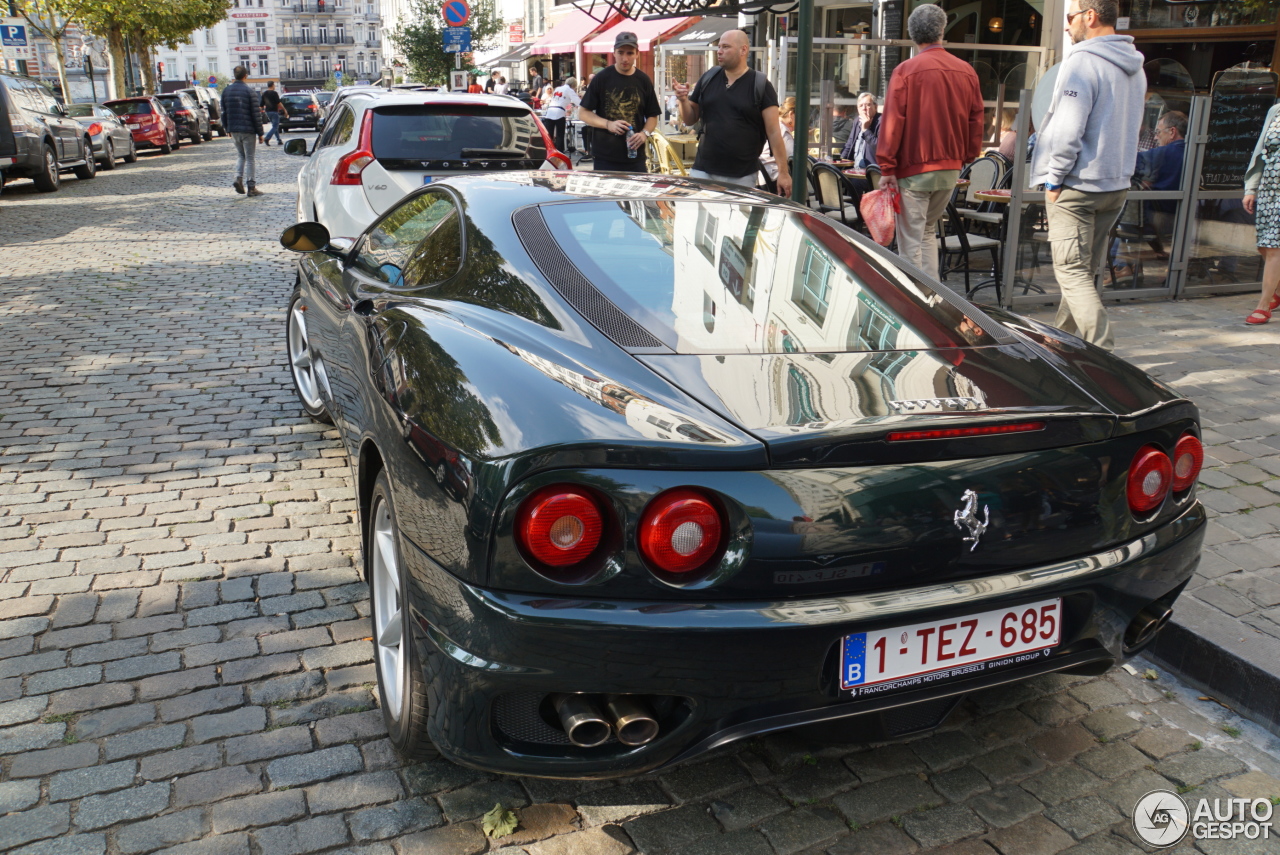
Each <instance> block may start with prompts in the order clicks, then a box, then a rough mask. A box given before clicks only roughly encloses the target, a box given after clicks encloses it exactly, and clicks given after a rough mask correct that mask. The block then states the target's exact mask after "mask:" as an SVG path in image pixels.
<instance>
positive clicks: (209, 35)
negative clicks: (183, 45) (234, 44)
mask: <svg viewBox="0 0 1280 855" xmlns="http://www.w3.org/2000/svg"><path fill="white" fill-rule="evenodd" d="M204 43H205V45H206V46H208V47H216V46H217V44H218V37H217V35H216V34H215V33H214V32H213V28H212V27H210V28H209V29H207V30H205V31H204Z"/></svg>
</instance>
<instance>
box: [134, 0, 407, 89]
mask: <svg viewBox="0 0 1280 855" xmlns="http://www.w3.org/2000/svg"><path fill="white" fill-rule="evenodd" d="M384 41H385V40H384V37H383V28H382V15H381V11H380V4H379V2H378V0H307V2H298V0H232V5H231V8H230V9H229V10H228V12H227V17H226V19H225V20H224V21H222V23H220V24H218V25H216V26H214V27H210V28H208V29H206V30H198V31H196V32H195V33H193V34H192V36H191V39H190V41H189V42H188V43H186V44H184V45H181V46H180V47H179V48H178V50H176V51H174V50H167V49H161V50H159V51H157V52H156V62H157V63H163V64H164V68H163V75H162V80H163V81H164V82H166V83H168V84H169V86H170V87H172V84H173V83H174V82H179V81H191V80H194V79H197V73H199V78H200V80H201V82H205V80H204V77H205V75H206V74H210V75H213V74H216V75H222V76H230V74H231V70H232V69H233V68H235V66H237V65H243V66H244V67H245V68H247V69H249V82H250V83H251V84H265V83H267V82H268V81H271V80H276V81H279V82H280V86H281V88H282V89H283V90H285V91H297V90H306V89H320V88H323V87H324V85H325V84H326V82H328V81H329V79H330V78H331V77H333V76H334V75H335V74H341V82H342V83H357V82H376V81H377V80H379V79H380V78H381V76H382V69H383V66H384V62H383V56H382V51H383V46H384Z"/></svg>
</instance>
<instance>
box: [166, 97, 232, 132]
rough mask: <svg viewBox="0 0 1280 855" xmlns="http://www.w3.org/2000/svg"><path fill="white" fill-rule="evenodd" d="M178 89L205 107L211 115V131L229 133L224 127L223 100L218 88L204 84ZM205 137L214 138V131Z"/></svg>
mask: <svg viewBox="0 0 1280 855" xmlns="http://www.w3.org/2000/svg"><path fill="white" fill-rule="evenodd" d="M178 91H179V92H181V93H182V94H184V95H186V96H188V97H190V98H191V99H192V100H194V101H195V102H196V103H197V104H199V105H200V106H201V107H204V111H205V112H206V113H207V114H208V115H209V130H210V132H212V131H217V132H218V133H219V134H220V135H221V136H224V137H225V136H226V135H227V132H226V131H225V130H223V129H222V102H221V100H220V99H219V97H218V90H216V89H209V88H207V87H204V86H192V87H190V88H188V89H179V90H178ZM205 139H212V133H211V135H210V136H209V137H206V138H205Z"/></svg>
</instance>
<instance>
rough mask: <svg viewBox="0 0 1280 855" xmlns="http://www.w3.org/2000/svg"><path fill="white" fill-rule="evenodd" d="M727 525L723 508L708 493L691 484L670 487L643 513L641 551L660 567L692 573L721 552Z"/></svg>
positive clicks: (640, 536) (639, 536)
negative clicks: (672, 488)
mask: <svg viewBox="0 0 1280 855" xmlns="http://www.w3.org/2000/svg"><path fill="white" fill-rule="evenodd" d="M724 529H725V524H724V521H723V520H722V519H721V516H720V511H719V509H717V507H716V506H715V505H714V504H713V503H712V502H711V500H710V499H708V498H707V497H706V496H705V495H703V494H702V493H700V492H698V491H697V490H692V489H689V488H687V487H679V488H676V489H674V490H668V491H667V492H665V493H662V494H661V495H659V496H658V497H657V498H655V499H654V500H653V501H652V502H650V503H649V507H647V508H645V511H644V514H643V515H642V516H641V517H640V529H639V532H638V540H639V544H640V554H641V555H643V556H644V557H645V560H647V561H648V562H649V563H650V564H651V565H653V566H654V567H655V568H657V569H658V570H663V571H665V572H667V573H692V572H694V571H695V570H699V569H701V568H702V567H705V566H706V565H707V563H708V562H709V561H711V560H712V559H713V558H715V557H716V555H717V553H719V552H720V549H721V543H720V541H721V533H722V532H723V531H724Z"/></svg>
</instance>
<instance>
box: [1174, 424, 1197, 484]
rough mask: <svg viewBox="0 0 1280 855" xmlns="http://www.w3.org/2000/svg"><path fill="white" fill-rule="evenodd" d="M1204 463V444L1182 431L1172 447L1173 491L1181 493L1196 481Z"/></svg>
mask: <svg viewBox="0 0 1280 855" xmlns="http://www.w3.org/2000/svg"><path fill="white" fill-rule="evenodd" d="M1203 464H1204V446H1202V445H1201V444H1200V440H1198V439H1196V438H1195V437H1194V436H1192V435H1191V434H1189V433H1184V434H1183V435H1182V437H1181V438H1180V439H1179V440H1178V444H1177V445H1175V446H1174V447H1173V492H1175V493H1181V492H1182V491H1183V490H1186V489H1188V488H1190V487H1191V486H1192V485H1193V484H1195V483H1196V478H1198V477H1200V467H1201V465H1203Z"/></svg>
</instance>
